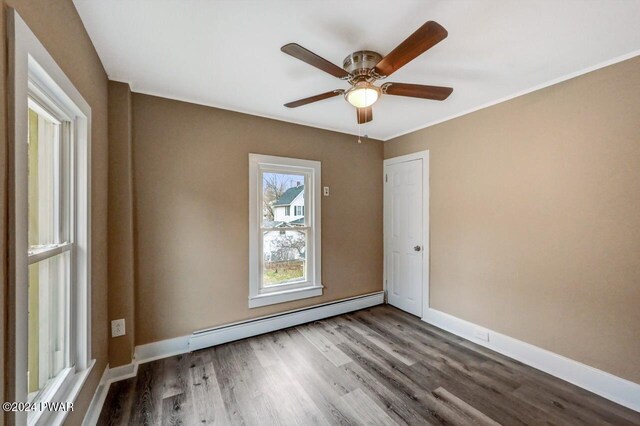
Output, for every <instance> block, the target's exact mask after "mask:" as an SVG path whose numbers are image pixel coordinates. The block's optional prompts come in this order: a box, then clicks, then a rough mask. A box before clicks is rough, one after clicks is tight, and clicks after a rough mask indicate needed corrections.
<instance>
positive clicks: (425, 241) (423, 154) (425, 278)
mask: <svg viewBox="0 0 640 426" xmlns="http://www.w3.org/2000/svg"><path fill="white" fill-rule="evenodd" d="M413 160H422V212H423V216H422V251H423V259H424V263H423V268H424V269H423V271H422V300H423V302H422V317H424V316H425V315H426V313H427V310H428V309H429V273H430V270H431V269H430V253H431V250H430V248H431V243H430V240H429V150H426V151H419V152H414V153H413V154H407V155H401V156H399V157H393V158H388V159H386V160H384V162H383V165H382V185H383V187H384V191H386V190H387V186H386V185H385V183H386V173H385V170H386V167H387V166H388V165H391V164H398V163H406V162H407V161H413ZM383 200H386V197H383ZM383 211H385V212H386V206H383ZM386 223H387V221H386V220H385V219H384V218H383V227H384V231H383V232H384V247H383V264H382V288H383V289H384V293H385V298H386V295H387V233H388V232H389V230H388V229H387V225H386Z"/></svg>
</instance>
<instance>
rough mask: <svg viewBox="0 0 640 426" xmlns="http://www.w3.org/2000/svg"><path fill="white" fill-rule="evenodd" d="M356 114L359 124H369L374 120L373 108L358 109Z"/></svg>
mask: <svg viewBox="0 0 640 426" xmlns="http://www.w3.org/2000/svg"><path fill="white" fill-rule="evenodd" d="M356 112H357V115H358V124H364V123H368V122H370V121H371V120H373V108H371V107H370V106H369V107H366V108H356Z"/></svg>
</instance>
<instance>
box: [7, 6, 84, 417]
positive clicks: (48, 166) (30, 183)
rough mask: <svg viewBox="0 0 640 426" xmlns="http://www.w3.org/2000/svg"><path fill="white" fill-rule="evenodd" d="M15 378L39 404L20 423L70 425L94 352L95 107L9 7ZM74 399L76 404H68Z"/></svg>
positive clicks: (15, 393) (15, 385) (19, 392)
mask: <svg viewBox="0 0 640 426" xmlns="http://www.w3.org/2000/svg"><path fill="white" fill-rule="evenodd" d="M7 19H8V21H9V22H10V25H8V28H9V35H8V41H9V50H10V51H11V52H13V55H12V57H11V60H10V63H9V64H8V68H9V79H8V80H9V81H8V84H9V85H10V87H11V88H12V90H11V94H10V96H8V98H7V99H8V107H9V117H11V118H12V119H11V120H9V126H10V128H9V132H8V133H9V139H10V151H9V152H10V153H11V154H12V155H11V157H10V165H11V167H10V182H11V184H10V185H9V194H10V195H9V199H10V200H11V201H12V203H11V204H12V205H11V206H10V208H9V224H10V232H9V235H10V238H9V246H8V248H9V259H10V260H11V261H10V262H9V267H8V272H9V295H10V297H11V298H12V303H13V306H14V309H13V311H12V312H11V313H10V316H9V318H8V320H9V325H8V326H9V327H10V328H11V333H9V339H10V341H9V344H8V347H9V348H12V351H11V352H10V357H9V363H8V364H9V368H8V369H7V370H8V374H9V378H8V381H9V385H8V386H7V389H8V395H7V400H9V401H16V402H24V401H30V402H32V403H33V404H34V405H33V406H34V407H35V410H33V411H29V412H28V413H27V412H26V411H19V412H15V413H9V414H8V415H9V416H10V422H11V423H12V424H28V425H35V424H62V423H63V422H64V419H65V417H66V415H67V414H68V410H67V411H64V410H62V411H52V410H48V409H47V406H46V405H45V404H40V403H45V402H46V403H49V402H55V403H70V402H73V401H74V400H75V398H76V397H77V395H78V393H79V392H80V390H81V389H82V385H83V383H84V382H85V380H86V378H87V377H88V376H89V374H90V372H91V369H92V367H93V365H94V363H95V361H94V360H91V357H90V356H91V340H90V336H91V325H90V324H91V322H90V320H91V311H90V305H91V304H90V301H91V294H90V289H91V263H90V259H91V244H90V229H91V216H90V199H91V192H90V180H89V177H90V175H91V170H90V158H91V139H90V134H91V108H90V107H89V104H88V103H87V102H86V101H85V100H84V99H83V98H82V95H80V93H79V92H78V91H77V90H76V88H75V87H74V86H73V84H72V83H71V81H70V80H69V79H68V78H67V77H66V75H65V74H64V73H63V72H62V70H61V69H60V68H59V67H58V65H57V64H56V63H55V61H54V60H53V58H52V57H51V56H50V55H49V53H48V52H47V50H46V49H45V48H44V46H42V44H41V43H40V42H39V41H38V39H37V38H36V37H35V35H34V34H33V33H32V32H31V30H30V29H29V28H28V27H27V25H26V24H25V23H24V21H23V20H22V19H21V18H20V16H19V15H18V14H17V13H16V12H15V10H13V9H9V11H8V16H7ZM67 407H68V406H67Z"/></svg>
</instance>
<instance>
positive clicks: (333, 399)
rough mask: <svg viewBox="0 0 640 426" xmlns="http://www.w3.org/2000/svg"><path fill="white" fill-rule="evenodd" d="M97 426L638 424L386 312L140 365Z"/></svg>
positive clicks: (627, 413) (115, 391) (637, 417)
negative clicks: (223, 425)
mask: <svg viewBox="0 0 640 426" xmlns="http://www.w3.org/2000/svg"><path fill="white" fill-rule="evenodd" d="M98 424H100V425H125V424H129V425H165V424H166V425H178V424H183V425H201V424H234V425H235V424H246V425H278V424H282V425H316V424H319V425H334V424H345V425H395V424H399V425H403V424H411V425H417V424H420V425H422V424H453V425H468V424H480V425H497V424H502V425H521V424H527V425H531V424H535V425H540V424H556V425H573V424H586V425H596V424H597V425H607V424H610V425H631V424H634V425H640V414H639V413H636V412H634V411H632V410H629V409H626V408H624V407H621V406H619V405H616V404H614V403H612V402H610V401H608V400H606V399H603V398H601V397H599V396H597V395H594V394H592V393H589V392H587V391H585V390H583V389H580V388H578V387H576V386H573V385H571V384H569V383H566V382H564V381H562V380H559V379H557V378H554V377H552V376H550V375H548V374H545V373H542V372H540V371H538V370H535V369H533V368H530V367H527V366H525V365H523V364H521V363H519V362H517V361H514V360H511V359H509V358H506V357H504V356H502V355H499V354H497V353H495V352H492V351H490V350H488V349H486V348H483V347H481V346H478V345H475V344H473V343H470V342H468V341H465V340H464V339H461V338H459V337H457V336H455V335H452V334H450V333H447V332H445V331H443V330H441V329H439V328H436V327H433V326H430V325H428V324H426V323H424V322H422V321H420V320H419V319H418V318H416V317H414V316H411V315H409V314H406V313H404V312H402V311H399V310H397V309H395V308H393V307H391V306H387V305H385V306H377V307H374V308H371V309H366V310H362V311H358V312H354V313H351V314H346V315H341V316H338V317H334V318H329V319H326V320H322V321H317V322H314V323H312V324H306V325H302V326H298V327H293V328H289V329H286V330H282V331H278V332H274V333H269V334H265V335H262V336H257V337H253V338H250V339H245V340H240V341H237V342H233V343H228V344H224V345H220V346H216V347H214V348H210V349H205V350H201V351H197V352H193V353H190V354H185V355H181V356H175V357H172V358H167V359H163V360H159V361H154V362H151V363H148V364H143V365H140V367H139V369H138V375H137V377H135V378H132V379H128V380H124V381H120V382H117V383H114V384H112V385H111V389H110V390H109V394H108V395H107V399H106V401H105V404H104V407H103V410H102V413H101V416H100V420H99V422H98Z"/></svg>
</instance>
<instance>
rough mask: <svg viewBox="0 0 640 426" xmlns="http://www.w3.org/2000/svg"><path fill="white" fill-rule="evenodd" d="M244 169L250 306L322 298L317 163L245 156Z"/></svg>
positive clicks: (318, 165) (253, 155)
mask: <svg viewBox="0 0 640 426" xmlns="http://www.w3.org/2000/svg"><path fill="white" fill-rule="evenodd" d="M249 165H250V168H249V170H250V180H249V182H250V188H249V192H250V194H251V195H250V209H251V211H250V217H251V229H250V262H251V264H250V292H249V293H250V297H249V307H257V306H265V305H269V304H273V303H281V302H286V301H290V300H296V299H302V298H306V297H313V296H319V295H321V294H322V284H321V282H320V277H321V274H320V162H318V161H309V160H297V159H292V158H284V157H272V156H264V155H257V154H250V155H249ZM306 206H307V208H306V209H305V207H306ZM291 207H293V209H291ZM305 210H306V211H307V212H308V213H307V214H305ZM291 212H293V215H292V214H291Z"/></svg>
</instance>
